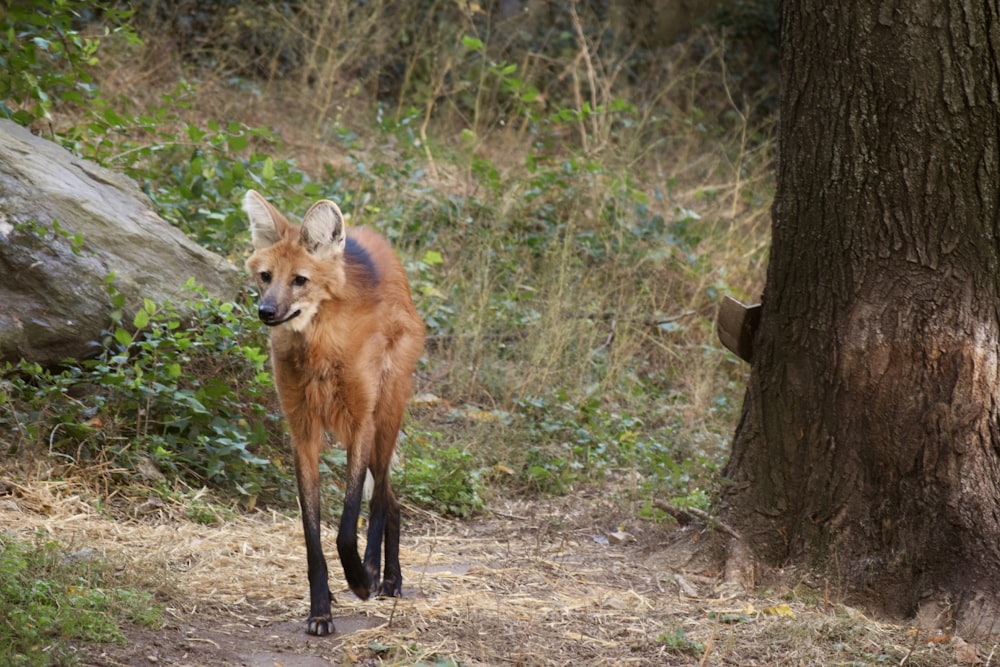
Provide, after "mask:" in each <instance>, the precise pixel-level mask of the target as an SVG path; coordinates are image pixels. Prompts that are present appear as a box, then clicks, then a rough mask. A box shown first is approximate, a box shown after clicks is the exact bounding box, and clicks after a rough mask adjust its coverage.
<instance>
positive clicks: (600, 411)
mask: <svg viewBox="0 0 1000 667" xmlns="http://www.w3.org/2000/svg"><path fill="white" fill-rule="evenodd" d="M515 415H516V416H517V417H518V420H517V421H518V423H519V425H520V428H522V429H524V430H525V431H526V433H525V436H524V439H525V440H528V441H530V442H532V443H534V444H533V446H532V447H530V448H529V449H528V450H527V453H526V456H525V459H524V462H523V464H522V465H521V466H520V470H521V473H520V481H521V482H522V483H524V484H525V485H527V486H528V487H529V488H532V489H534V490H536V491H539V492H543V493H553V494H563V493H566V492H568V491H570V490H571V489H572V488H573V486H574V484H575V483H583V482H588V481H590V482H606V481H610V480H613V479H619V478H622V477H627V476H628V475H629V474H630V473H638V477H639V478H640V479H641V481H640V482H639V484H638V487H637V488H636V491H637V492H638V493H639V494H640V495H641V496H642V497H645V498H649V497H657V496H660V495H663V494H667V495H671V496H677V495H678V494H679V495H680V497H679V498H677V499H675V500H676V501H677V502H678V503H679V504H681V505H694V506H697V507H699V508H701V509H705V508H706V505H707V501H708V496H707V495H706V493H705V491H704V486H705V485H709V484H711V483H712V482H711V479H712V475H713V474H714V472H715V471H716V470H717V468H718V464H719V459H720V457H721V454H722V452H723V443H721V442H714V443H706V447H705V448H704V449H702V450H698V449H694V448H692V447H691V446H690V445H686V444H684V443H682V442H680V441H679V436H678V434H675V433H674V432H673V430H672V429H670V428H661V429H659V430H652V429H649V428H647V427H646V426H645V424H643V423H642V421H641V420H640V419H638V418H636V417H632V416H628V415H624V414H620V413H618V412H614V411H609V410H606V409H605V408H603V407H601V406H600V405H599V404H598V403H597V402H596V401H593V400H591V401H584V402H581V403H574V402H570V401H567V400H565V396H563V397H562V400H555V401H548V400H545V399H543V398H540V397H537V396H536V397H528V398H524V399H521V400H519V401H518V402H517V410H516V412H515Z"/></svg>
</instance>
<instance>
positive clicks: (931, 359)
mask: <svg viewBox="0 0 1000 667" xmlns="http://www.w3.org/2000/svg"><path fill="white" fill-rule="evenodd" d="M782 12H783V16H782V40H783V44H782V55H781V58H782V60H781V62H782V100H781V124H780V129H779V162H780V164H779V172H778V188H777V193H776V197H775V203H774V208H773V239H772V248H771V259H770V265H769V267H768V274H767V283H766V287H765V291H764V298H763V305H762V310H761V322H760V328H759V330H758V331H757V334H756V338H755V342H754V357H753V366H752V369H751V375H750V382H749V386H748V389H747V393H746V398H745V402H744V406H743V415H742V418H741V421H740V424H739V426H738V428H737V431H736V435H735V437H734V441H733V451H732V455H731V458H730V461H729V463H728V465H727V466H726V469H725V471H724V477H725V479H726V480H727V482H728V484H726V485H725V488H724V491H723V495H722V501H723V512H724V515H725V517H726V519H727V520H728V521H729V522H730V523H731V524H733V525H736V526H738V527H739V528H740V529H741V532H742V533H743V535H744V538H745V539H746V541H747V543H748V544H749V546H750V547H751V548H752V549H753V550H754V553H755V555H756V556H757V557H758V558H759V559H760V560H761V561H762V562H763V563H765V564H768V565H770V566H776V567H777V566H784V565H786V564H805V565H809V566H819V567H820V568H822V569H823V570H824V571H825V572H826V573H827V576H828V581H829V583H830V585H831V587H832V589H833V590H836V591H840V592H841V593H843V594H845V595H846V596H847V597H848V599H853V600H858V599H860V600H863V601H864V602H867V603H869V604H874V605H875V606H876V607H877V608H880V609H882V610H883V611H886V612H888V613H890V614H893V615H895V616H903V617H909V616H913V615H915V614H917V613H918V612H920V613H921V614H922V615H926V614H928V612H931V613H930V616H935V617H937V620H938V621H947V620H949V619H952V620H955V621H957V622H958V623H959V625H960V626H961V628H962V630H963V631H964V632H966V633H969V632H980V633H985V632H989V633H996V632H1000V623H997V625H996V627H993V625H992V623H993V621H994V620H996V619H997V618H998V617H997V611H998V609H1000V406H998V401H997V397H998V392H1000V358H998V353H1000V234H998V213H1000V210H998V199H1000V174H998V167H1000V136H998V135H1000V100H998V95H1000V57H998V56H1000V52H998V49H1000V15H998V6H997V3H996V2H986V3H984V2H978V3H977V2H972V0H950V1H949V2H945V3H938V2H932V1H930V0H917V1H913V0H895V1H892V2H884V3H870V2H862V1H860V0H848V1H846V2H827V1H825V0H785V2H784V5H783V9H782ZM938 611H940V612H941V613H940V614H938V613H937V612H938ZM924 618H925V620H927V619H928V617H927V616H924ZM931 620H933V619H931Z"/></svg>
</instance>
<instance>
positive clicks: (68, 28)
mask: <svg viewBox="0 0 1000 667" xmlns="http://www.w3.org/2000/svg"><path fill="white" fill-rule="evenodd" d="M96 12H100V13H101V14H102V15H103V18H104V20H105V21H106V23H107V25H117V26H118V27H116V28H115V30H118V31H120V32H121V33H122V34H124V35H126V37H128V38H129V39H132V40H134V39H135V36H134V33H132V32H131V30H130V29H129V28H128V27H127V26H126V24H124V21H125V20H126V19H127V18H128V16H129V13H128V12H126V11H122V10H118V9H115V8H114V7H113V3H109V2H96V3H95V2H83V1H82V0H32V1H27V2H7V3H4V4H3V6H2V7H0V116H4V117H6V118H11V119H13V120H15V121H16V122H18V123H20V124H22V125H27V124H29V123H31V122H32V121H34V120H35V119H38V118H43V117H47V116H48V115H49V112H50V111H51V110H52V108H53V105H55V104H57V103H59V102H69V103H75V104H84V103H86V102H89V101H91V100H93V99H94V98H95V97H96V96H97V91H96V89H95V87H94V84H93V81H92V80H91V77H90V74H89V72H88V69H89V68H90V67H91V66H93V65H95V64H96V63H97V52H98V49H99V48H100V40H99V39H97V38H94V37H91V36H88V35H86V34H85V33H84V32H83V31H82V30H81V29H80V27H79V26H80V24H81V19H86V18H88V17H92V16H93V15H94V13H96ZM106 34H107V33H106Z"/></svg>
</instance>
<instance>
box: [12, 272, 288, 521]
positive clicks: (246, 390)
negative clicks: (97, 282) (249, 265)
mask: <svg viewBox="0 0 1000 667" xmlns="http://www.w3.org/2000/svg"><path fill="white" fill-rule="evenodd" d="M189 287H190V288H191V290H192V296H191V298H190V299H188V300H186V301H185V303H184V304H183V308H175V307H174V306H172V305H171V304H169V303H163V304H156V303H153V302H152V301H150V300H146V301H145V303H144V304H143V306H142V307H141V308H140V309H139V310H138V312H136V314H135V316H134V317H133V318H132V321H130V322H123V321H122V319H121V316H122V315H121V314H122V308H123V306H124V298H123V296H122V295H121V294H120V293H118V292H117V291H116V290H115V289H114V287H113V283H112V281H111V280H109V290H110V293H111V300H112V304H113V305H114V306H115V307H116V311H115V322H116V324H115V326H114V327H113V328H112V329H111V330H110V331H109V333H108V339H107V340H106V342H105V348H104V350H103V351H102V352H101V354H100V356H99V357H97V358H96V359H92V360H86V361H82V362H75V363H72V364H69V365H67V366H66V367H65V368H63V369H61V370H58V371H50V370H46V369H43V368H41V367H39V366H37V365H34V364H28V363H21V364H20V365H17V366H8V368H7V370H6V371H5V372H4V380H3V388H4V389H5V391H4V392H3V393H2V394H0V397H2V400H0V405H5V406H6V407H7V410H6V413H4V412H0V425H3V424H6V425H7V426H8V428H10V429H11V430H12V431H13V432H14V434H16V435H17V436H18V437H15V438H13V439H12V442H13V443H15V445H16V444H17V443H18V442H19V441H27V442H28V443H36V445H41V443H43V442H44V443H45V444H46V445H47V446H48V448H49V449H50V451H53V452H56V453H58V454H59V455H60V456H65V457H69V458H71V459H73V460H74V461H77V462H80V463H83V462H85V461H100V460H105V459H107V458H112V459H115V460H117V461H118V462H119V463H124V462H133V463H137V462H138V459H139V458H141V459H142V460H143V462H144V463H145V462H147V461H148V462H151V463H152V464H153V465H154V466H155V467H156V468H157V469H158V470H160V471H161V472H164V473H170V474H172V475H174V476H178V477H182V478H187V479H189V480H190V481H191V482H193V483H197V484H199V485H200V484H206V483H207V484H212V485H215V486H217V487H219V488H223V489H226V490H227V491H229V492H233V493H238V494H239V495H241V496H243V497H244V499H245V500H247V501H250V502H253V501H254V500H255V499H256V498H257V496H258V495H260V494H261V493H262V492H266V493H268V494H271V495H273V494H275V493H283V492H282V491H281V489H282V488H283V487H285V486H287V485H286V484H285V483H284V481H285V480H284V478H283V476H282V475H281V473H280V471H279V470H278V469H277V468H275V466H274V465H273V464H272V462H271V461H270V459H269V458H268V454H269V453H270V452H272V451H273V445H272V444H271V443H273V444H277V443H280V442H283V436H282V435H281V426H280V419H279V417H278V416H277V414H276V411H275V410H274V406H273V405H272V400H271V396H272V395H273V388H272V383H271V375H270V373H269V372H268V370H267V369H266V368H265V363H266V361H267V353H266V351H265V350H266V347H265V346H266V340H265V339H264V338H263V336H262V334H261V333H260V332H259V330H258V329H257V328H256V327H257V326H258V325H257V324H256V318H255V317H253V316H252V315H251V314H250V313H249V312H248V307H247V305H246V304H243V303H226V302H219V301H218V300H216V299H213V298H211V297H209V296H207V295H206V294H205V292H204V290H203V289H201V288H198V287H196V286H195V285H193V284H190V285H189Z"/></svg>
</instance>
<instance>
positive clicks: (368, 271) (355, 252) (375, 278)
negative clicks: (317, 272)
mask: <svg viewBox="0 0 1000 667" xmlns="http://www.w3.org/2000/svg"><path fill="white" fill-rule="evenodd" d="M344 259H346V260H347V266H348V269H350V268H355V271H351V273H352V275H355V276H357V277H358V278H361V279H362V282H363V283H364V285H365V286H366V287H375V286H376V285H378V284H379V280H380V279H381V276H380V275H379V272H378V267H377V266H375V262H374V261H372V256H371V255H370V254H369V253H368V250H366V249H365V247H364V246H363V245H361V244H360V243H358V242H357V241H356V240H354V239H353V238H351V237H350V236H348V237H347V244H346V245H345V246H344Z"/></svg>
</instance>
